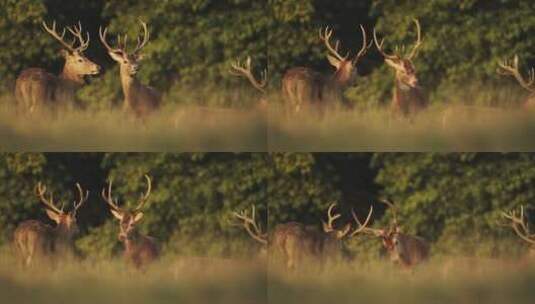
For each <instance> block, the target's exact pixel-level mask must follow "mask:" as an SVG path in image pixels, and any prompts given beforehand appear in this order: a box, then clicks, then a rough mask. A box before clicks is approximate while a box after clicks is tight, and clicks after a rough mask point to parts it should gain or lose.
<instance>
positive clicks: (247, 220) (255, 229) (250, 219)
mask: <svg viewBox="0 0 535 304" xmlns="http://www.w3.org/2000/svg"><path fill="white" fill-rule="evenodd" d="M233 215H234V216H235V217H236V218H237V219H239V220H242V221H243V227H244V228H245V230H246V231H247V233H249V235H250V236H251V237H252V238H253V239H255V240H256V241H258V242H260V243H262V244H264V245H266V244H267V233H262V229H261V227H259V225H258V224H257V223H256V219H255V217H256V210H255V206H254V205H253V206H252V212H251V216H249V215H248V213H247V210H243V211H241V212H233Z"/></svg>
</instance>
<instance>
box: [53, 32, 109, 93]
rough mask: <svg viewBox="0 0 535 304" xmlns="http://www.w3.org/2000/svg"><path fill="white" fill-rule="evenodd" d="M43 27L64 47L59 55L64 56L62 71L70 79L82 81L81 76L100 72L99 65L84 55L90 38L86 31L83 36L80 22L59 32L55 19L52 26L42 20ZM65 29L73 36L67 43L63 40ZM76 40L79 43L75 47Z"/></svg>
mask: <svg viewBox="0 0 535 304" xmlns="http://www.w3.org/2000/svg"><path fill="white" fill-rule="evenodd" d="M43 28H44V29H45V31H46V32H47V33H49V34H50V35H51V36H52V37H54V38H55V39H56V40H57V41H58V42H59V43H61V45H62V46H63V47H64V48H63V49H62V50H61V55H62V56H63V57H64V58H65V67H64V71H63V72H64V74H66V76H68V77H70V78H71V79H72V80H76V81H78V82H82V81H83V76H86V75H96V74H98V73H99V72H100V66H99V65H97V64H96V63H94V62H92V61H91V60H89V59H87V57H85V55H84V51H85V50H86V49H87V48H88V47H89V40H90V38H89V33H88V32H86V37H85V38H84V35H83V32H82V25H81V24H80V22H78V25H75V26H73V27H70V26H68V27H66V28H64V29H63V31H62V33H61V34H59V33H58V32H57V30H56V21H54V22H53V23H52V28H49V27H48V26H47V25H46V23H45V22H43ZM67 31H68V32H69V33H71V34H72V35H73V36H74V37H73V40H72V42H71V43H67V42H65V40H64V37H65V34H66V32H67ZM76 42H78V44H79V45H78V46H77V47H75V45H76Z"/></svg>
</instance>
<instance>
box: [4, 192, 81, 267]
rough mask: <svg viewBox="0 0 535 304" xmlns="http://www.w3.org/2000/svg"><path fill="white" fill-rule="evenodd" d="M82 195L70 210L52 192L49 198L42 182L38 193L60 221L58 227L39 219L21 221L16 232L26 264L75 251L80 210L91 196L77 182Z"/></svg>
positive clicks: (19, 251) (56, 219) (18, 244)
mask: <svg viewBox="0 0 535 304" xmlns="http://www.w3.org/2000/svg"><path fill="white" fill-rule="evenodd" d="M76 188H77V190H78V195H79V199H78V201H75V202H74V203H73V209H72V210H71V211H69V212H65V211H64V210H63V205H62V207H61V208H58V207H57V204H56V203H55V202H54V198H53V196H52V194H50V196H49V197H48V198H47V197H46V196H45V194H46V187H45V186H43V185H42V184H41V182H39V183H38V184H37V187H36V195H37V197H38V198H39V199H40V200H41V202H42V203H43V204H44V207H45V211H46V214H47V215H48V217H49V218H50V219H51V220H52V221H54V222H55V223H56V226H55V227H52V226H50V225H48V224H45V223H42V222H40V221H36V220H27V221H24V222H22V223H20V224H19V226H18V227H17V228H16V229H15V232H14V235H13V241H14V245H15V246H14V247H15V248H16V250H17V253H18V255H19V256H20V258H21V259H22V261H23V263H24V265H26V266H29V265H31V264H32V261H33V260H34V258H35V257H36V256H39V257H46V256H52V255H62V256H66V255H67V256H68V255H70V256H72V255H74V252H75V250H74V249H75V248H74V241H73V238H74V236H75V235H76V234H77V233H78V225H77V224H76V214H77V211H78V209H79V208H80V207H81V206H82V204H83V203H84V202H86V201H87V198H88V197H89V191H86V192H85V193H84V191H83V190H82V187H81V186H80V184H78V183H77V184H76Z"/></svg>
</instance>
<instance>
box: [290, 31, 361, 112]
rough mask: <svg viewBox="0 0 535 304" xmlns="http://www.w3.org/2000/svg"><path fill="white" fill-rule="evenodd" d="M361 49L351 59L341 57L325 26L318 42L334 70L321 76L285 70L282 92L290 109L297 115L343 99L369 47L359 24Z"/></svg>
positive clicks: (313, 72)
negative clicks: (311, 108)
mask: <svg viewBox="0 0 535 304" xmlns="http://www.w3.org/2000/svg"><path fill="white" fill-rule="evenodd" d="M360 29H361V30H362V47H361V49H360V51H358V53H356V55H355V56H354V57H352V58H350V57H349V53H348V54H346V56H342V55H340V53H339V46H340V41H336V42H335V44H334V46H333V45H332V44H331V41H330V40H331V36H332V35H333V30H332V29H330V28H329V27H326V28H325V30H321V29H320V32H319V37H320V39H321V40H322V41H323V42H324V43H325V47H326V48H327V50H328V52H329V54H328V55H327V59H328V60H329V63H330V64H331V65H332V66H333V67H334V68H335V72H334V73H333V74H331V75H323V74H321V73H319V72H316V71H314V70H312V69H309V68H304V67H296V68H292V69H290V70H288V71H287V72H286V73H285V74H284V77H283V78H282V93H283V95H284V98H285V100H286V102H287V103H289V106H290V107H291V110H293V111H295V112H299V111H300V110H301V109H302V108H304V107H306V106H309V105H315V106H319V107H320V109H321V107H325V106H326V105H328V104H333V102H335V101H340V100H344V98H343V91H344V89H345V88H347V87H348V86H349V85H351V84H352V83H353V82H354V80H355V78H356V76H357V69H356V65H357V63H358V62H359V60H360V59H361V58H362V57H363V56H364V55H365V54H366V52H367V51H368V49H369V48H370V47H371V42H370V44H368V42H367V39H366V31H365V30H364V27H363V26H362V25H361V26H360Z"/></svg>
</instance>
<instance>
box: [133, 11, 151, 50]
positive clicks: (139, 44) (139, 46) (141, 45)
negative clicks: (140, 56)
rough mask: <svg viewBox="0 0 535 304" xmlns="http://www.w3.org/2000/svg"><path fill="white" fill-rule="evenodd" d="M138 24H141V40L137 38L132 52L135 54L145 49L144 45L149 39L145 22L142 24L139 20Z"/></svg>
mask: <svg viewBox="0 0 535 304" xmlns="http://www.w3.org/2000/svg"><path fill="white" fill-rule="evenodd" d="M139 22H140V23H141V26H142V27H143V40H140V39H139V37H138V39H137V45H136V48H135V50H134V53H137V52H139V51H141V49H142V48H144V47H145V45H146V44H147V42H149V39H150V34H149V30H148V28H147V24H146V23H145V22H143V20H141V19H139Z"/></svg>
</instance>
